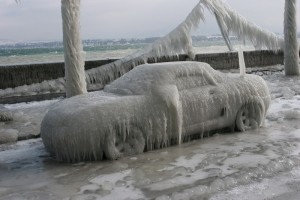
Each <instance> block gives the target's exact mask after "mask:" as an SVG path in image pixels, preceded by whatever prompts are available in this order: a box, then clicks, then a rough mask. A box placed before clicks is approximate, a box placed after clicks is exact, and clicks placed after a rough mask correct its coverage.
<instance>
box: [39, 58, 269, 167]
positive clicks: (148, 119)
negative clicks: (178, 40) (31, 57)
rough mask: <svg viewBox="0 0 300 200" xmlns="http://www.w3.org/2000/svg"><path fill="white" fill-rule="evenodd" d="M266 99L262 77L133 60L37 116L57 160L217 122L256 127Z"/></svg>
mask: <svg viewBox="0 0 300 200" xmlns="http://www.w3.org/2000/svg"><path fill="white" fill-rule="evenodd" d="M269 104H270V94H269V91H268V88H267V86H266V83H265V82H264V80H263V79H262V78H261V77H259V76H256V75H245V76H240V75H239V74H225V73H222V72H219V71H216V70H214V69H213V68H212V67H211V66H210V65H208V64H207V63H201V62H170V63H157V64H144V65H140V66H138V67H136V68H134V69H133V70H131V71H130V72H128V73H127V74H125V75H123V76H122V77H121V78H119V79H117V80H115V81H114V82H112V83H111V84H109V85H107V86H106V87H105V88H104V90H103V91H97V92H91V93H88V94H84V95H79V96H75V97H72V98H69V99H65V100H62V101H61V102H58V103H57V104H55V105H54V106H53V107H52V108H51V109H50V110H49V112H48V113H47V114H46V116H45V118H44V119H43V121H42V126H41V136H42V139H43V142H44V145H45V147H46V149H47V150H48V151H49V152H50V153H51V154H53V155H54V156H55V157H56V158H57V159H58V160H62V161H67V162H76V161H81V160H101V159H103V158H107V159H117V158H118V157H119V156H121V155H122V154H126V155H128V154H137V153H141V152H143V151H149V150H153V149H158V148H163V147H167V146H169V145H172V144H179V143H181V142H182V141H185V140H188V139H189V138H191V137H194V136H199V137H202V136H203V133H206V132H210V131H212V130H217V129H222V128H225V127H231V128H232V129H233V128H236V129H237V130H240V131H244V130H246V129H247V128H256V127H259V126H260V125H261V124H262V122H263V120H264V118H265V114H266V111H267V109H268V107H269Z"/></svg>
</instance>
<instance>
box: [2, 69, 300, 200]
mask: <svg viewBox="0 0 300 200" xmlns="http://www.w3.org/2000/svg"><path fill="white" fill-rule="evenodd" d="M258 73H261V72H258ZM264 78H265V79H266V80H267V83H268V85H269V88H270V90H271V92H272V95H273V101H272V104H271V107H270V109H269V111H268V114H267V119H266V121H265V125H264V127H263V128H261V129H258V130H254V131H247V132H245V133H228V134H216V135H214V136H212V137H210V138H205V139H204V140H197V141H192V142H190V143H185V144H182V145H180V146H173V147H171V148H166V149H162V150H157V151H153V152H148V153H143V154H140V155H136V156H134V157H125V158H122V159H120V160H117V161H104V162H103V161H102V162H86V163H77V164H62V163H57V162H55V161H54V160H52V159H51V157H49V155H48V154H47V152H45V149H44V146H43V144H42V141H41V139H30V140H25V141H19V142H18V143H15V144H10V145H9V144H6V145H0V199H1V200H2V199H5V200H6V199H9V200H10V199H43V200H47V199H66V200H67V199H70V200H71V199H72V200H73V199H74V200H75V199H160V200H164V199H214V200H217V199H218V200H221V199H299V196H300V78H299V77H292V78H286V77H284V76H283V75H282V74H281V73H275V74H272V75H266V76H264ZM56 101H57V100H56ZM54 102H55V101H46V102H41V103H30V104H15V105H10V106H8V105H4V106H5V108H6V109H9V110H11V111H13V112H14V113H19V115H17V116H18V118H17V119H16V123H2V124H1V125H0V128H1V130H4V129H13V130H17V131H18V132H20V133H22V132H23V130H26V131H30V130H32V133H33V132H36V133H38V131H39V123H40V120H41V118H42V116H43V114H44V113H45V112H46V111H47V109H48V108H49V106H51V104H52V103H54Z"/></svg>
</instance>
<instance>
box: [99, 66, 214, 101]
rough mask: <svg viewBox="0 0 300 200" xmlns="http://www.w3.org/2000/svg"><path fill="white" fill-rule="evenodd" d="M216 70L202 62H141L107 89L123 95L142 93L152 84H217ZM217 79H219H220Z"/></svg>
mask: <svg viewBox="0 0 300 200" xmlns="http://www.w3.org/2000/svg"><path fill="white" fill-rule="evenodd" d="M217 77H218V75H217V72H216V71H215V70H214V69H212V68H211V66H210V65H209V64H207V63H202V62H190V61H182V62H166V63H155V64H144V65H140V66H138V67H136V68H134V69H133V70H131V71H130V72H128V73H126V74H124V75H123V76H122V77H120V78H119V79H117V80H115V81H114V82H112V83H111V84H109V85H107V86H106V87H105V88H104V91H105V92H110V93H116V94H120V95H139V94H146V93H149V92H150V91H151V88H152V87H153V86H163V85H176V86H177V88H178V90H185V89H190V88H196V87H201V86H205V85H216V84H217V81H216V78H217ZM217 79H218V78H217Z"/></svg>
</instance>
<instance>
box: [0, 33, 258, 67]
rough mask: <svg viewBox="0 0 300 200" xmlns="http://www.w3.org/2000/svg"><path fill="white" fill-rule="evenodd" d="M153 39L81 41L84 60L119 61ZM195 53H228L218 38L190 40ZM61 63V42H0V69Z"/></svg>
mask: <svg viewBox="0 0 300 200" xmlns="http://www.w3.org/2000/svg"><path fill="white" fill-rule="evenodd" d="M156 39H157V38H144V39H107V40H101V39H98V40H84V41H83V46H84V51H85V52H86V55H85V60H103V59H114V58H122V57H124V56H127V55H130V54H132V53H134V52H136V51H139V50H142V49H143V48H146V47H147V46H148V45H150V44H152V43H153V42H154V41H155V40H156ZM232 42H233V45H234V46H235V47H236V48H237V47H238V48H240V47H241V48H242V49H243V50H253V49H254V48H253V47H252V46H249V45H247V44H246V45H244V44H242V43H241V42H239V41H238V40H236V39H234V40H233V41H232ZM193 46H194V51H195V53H217V52H226V51H228V49H227V47H226V44H225V42H224V40H223V39H222V38H220V37H219V36H209V37H208V36H200V37H199V36H198V37H193ZM62 61H63V43H62V42H61V41H30V42H9V41H0V66H7V65H20V64H34V63H49V62H62Z"/></svg>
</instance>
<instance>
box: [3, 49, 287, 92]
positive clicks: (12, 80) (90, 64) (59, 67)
mask: <svg viewBox="0 0 300 200" xmlns="http://www.w3.org/2000/svg"><path fill="white" fill-rule="evenodd" d="M244 57H245V63H246V67H263V66H270V65H276V64H283V52H281V51H279V52H274V51H245V52H244ZM176 58H177V59H174V57H170V58H168V57H163V58H159V59H157V61H158V62H166V61H169V62H170V61H177V60H181V61H183V60H186V59H187V56H186V55H180V56H179V57H176ZM195 60H196V61H200V62H207V63H209V64H210V65H211V66H212V67H213V68H215V69H237V68H238V55H237V52H225V53H211V54H197V55H196V57H195ZM114 61H115V59H107V60H96V61H86V64H85V69H86V70H87V69H91V68H94V67H98V66H102V65H104V64H107V63H110V62H114ZM148 62H149V63H153V62H155V59H148ZM58 77H64V64H63V63H43V64H31V65H15V66H4V67H0V89H5V88H14V87H17V86H21V85H29V84H32V83H40V82H42V81H44V80H51V79H56V78H58Z"/></svg>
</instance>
